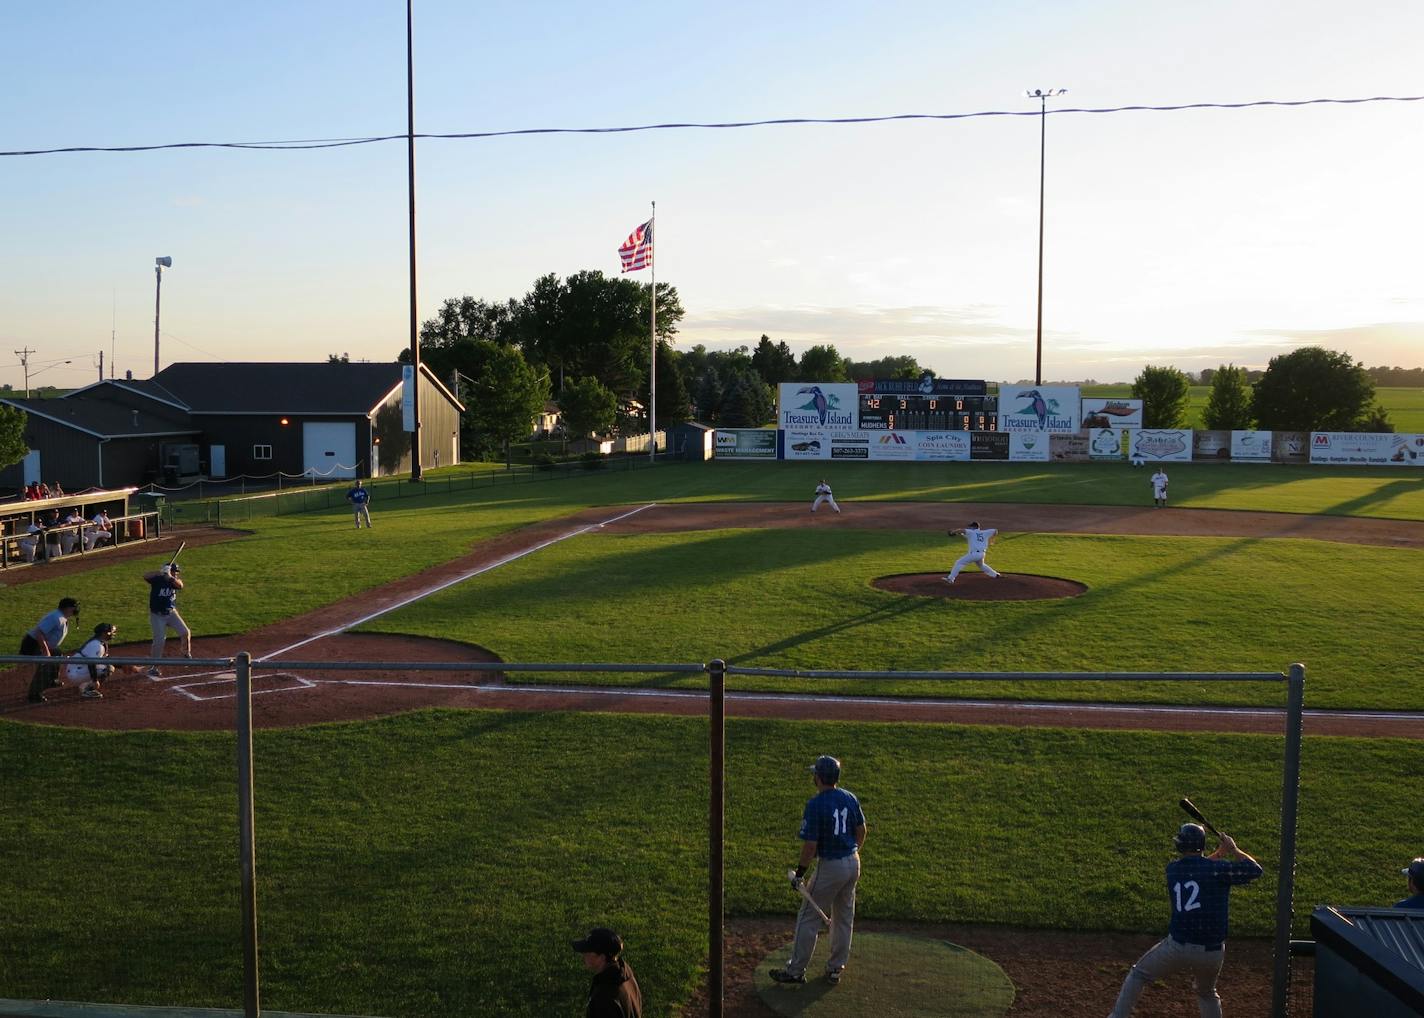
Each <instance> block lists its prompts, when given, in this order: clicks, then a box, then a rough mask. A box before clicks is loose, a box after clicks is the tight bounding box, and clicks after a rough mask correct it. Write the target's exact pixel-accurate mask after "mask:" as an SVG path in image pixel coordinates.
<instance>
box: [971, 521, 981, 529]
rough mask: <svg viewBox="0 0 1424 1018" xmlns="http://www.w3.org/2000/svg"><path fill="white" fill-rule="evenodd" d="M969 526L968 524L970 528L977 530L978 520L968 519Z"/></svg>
mask: <svg viewBox="0 0 1424 1018" xmlns="http://www.w3.org/2000/svg"><path fill="white" fill-rule="evenodd" d="M969 526H970V527H971V528H972V529H974V530H978V529H979V521H978V520H970V521H969Z"/></svg>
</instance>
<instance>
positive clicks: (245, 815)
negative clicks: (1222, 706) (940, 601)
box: [0, 651, 1305, 1018]
mask: <svg viewBox="0 0 1424 1018" xmlns="http://www.w3.org/2000/svg"><path fill="white" fill-rule="evenodd" d="M63 660H69V661H70V662H74V661H76V660H84V659H81V658H68V659H64V658H36V657H24V656H19V655H13V654H11V655H0V664H9V665H14V664H20V665H23V664H35V665H55V664H57V663H58V662H60V661H63ZM104 660H105V662H106V663H109V664H114V665H173V664H174V663H175V660H174V659H173V658H151V657H122V658H120V657H113V658H106V659H104ZM181 663H182V664H183V665H184V666H200V667H209V668H219V669H232V670H233V673H234V681H235V684H236V697H235V699H236V711H235V717H234V728H235V731H236V734H237V747H238V753H237V796H238V831H239V859H238V862H239V868H240V870H241V879H242V950H243V1001H244V1014H245V1016H246V1018H258V1015H259V1013H260V1004H259V988H260V981H259V956H258V950H257V884H256V870H257V861H256V860H257V855H256V831H255V828H254V823H253V800H254V790H253V753H252V731H253V725H252V694H253V690H252V673H253V668H254V667H255V666H258V665H264V666H268V667H272V668H280V669H281V670H282V671H290V670H302V671H323V670H341V671H378V670H379V671H402V672H421V671H426V672H488V673H500V672H522V673H530V672H545V673H554V674H557V673H561V672H562V673H569V672H579V673H590V672H595V673H605V674H618V673H624V674H648V673H655V674H665V675H695V674H705V675H706V676H707V716H708V722H709V725H708V728H709V731H708V748H709V754H708V756H709V763H708V804H707V848H708V867H707V943H708V958H707V1004H708V1010H707V1013H708V1016H709V1018H722V1015H723V1012H724V1000H725V997H724V992H725V987H724V982H725V972H726V969H725V943H724V938H723V923H724V921H725V918H726V907H725V890H726V885H725V848H726V787H727V767H726V731H727V677H728V676H729V675H730V676H733V677H737V676H762V677H773V678H786V677H795V678H808V679H818V678H824V679H852V680H862V679H863V680H884V679H890V680H900V679H917V680H926V681H937V682H944V683H958V682H984V681H1004V682H1104V683H1112V682H1194V683H1196V682H1203V681H1210V682H1247V683H1281V684H1283V685H1285V686H1286V689H1287V696H1286V705H1285V709H1284V712H1283V713H1284V719H1285V724H1284V732H1283V734H1284V736H1285V752H1284V759H1283V761H1282V767H1281V812H1280V815H1281V844H1280V853H1279V877H1278V880H1277V886H1276V908H1275V936H1274V965H1273V971H1272V998H1271V1014H1272V1016H1273V1018H1288V1015H1289V1014H1290V1011H1289V1007H1290V988H1291V983H1290V971H1291V961H1290V960H1291V956H1292V953H1293V952H1292V946H1291V945H1292V942H1291V924H1292V920H1293V918H1294V896H1295V857H1296V826H1297V814H1298V811H1299V801H1300V800H1299V791H1300V750H1301V735H1302V717H1303V714H1304V708H1305V666H1304V665H1301V664H1293V665H1291V666H1290V668H1289V670H1288V671H1286V672H954V671H845V670H837V669H787V668H755V667H741V666H737V665H728V664H727V663H726V661H725V660H723V659H720V658H718V659H714V660H712V661H708V662H701V663H686V662H683V663H677V664H647V663H622V664H596V663H586V662H581V663H533V662H500V661H447V662H430V661H411V662H395V661H288V660H285V659H281V660H278V659H263V658H254V657H253V655H252V654H250V653H248V652H247V651H243V652H241V653H239V654H237V655H235V656H233V657H223V658H195V659H187V658H185V659H182V662H181Z"/></svg>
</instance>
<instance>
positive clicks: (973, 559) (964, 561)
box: [949, 551, 999, 580]
mask: <svg viewBox="0 0 1424 1018" xmlns="http://www.w3.org/2000/svg"><path fill="white" fill-rule="evenodd" d="M971 563H974V564H977V565H978V566H979V568H980V569H982V570H984V575H985V576H998V575H999V574H998V573H997V572H996V571H995V570H994V567H993V566H991V565H989V563H987V562H985V561H984V553H983V552H982V551H971V552H970V553H969V554H967V555H962V556H960V558H959V561H958V562H956V563H954V568H953V569H951V570H950V571H949V578H950V579H951V580H952V579H954V578H955V577H956V576H958V575H959V571H960V570H961V569H963V568H964V567H965V566H967V565H970V564H971Z"/></svg>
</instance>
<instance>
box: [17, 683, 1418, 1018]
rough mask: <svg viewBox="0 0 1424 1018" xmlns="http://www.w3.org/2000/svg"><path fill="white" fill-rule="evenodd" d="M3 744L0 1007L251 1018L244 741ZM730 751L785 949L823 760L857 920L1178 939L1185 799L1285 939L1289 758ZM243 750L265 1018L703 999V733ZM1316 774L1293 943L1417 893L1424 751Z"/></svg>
mask: <svg viewBox="0 0 1424 1018" xmlns="http://www.w3.org/2000/svg"><path fill="white" fill-rule="evenodd" d="M0 730H3V738H4V743H3V745H4V748H5V751H6V767H5V781H4V785H3V788H4V792H3V796H4V804H5V810H4V814H3V815H4V816H5V817H6V820H7V822H8V823H9V824H11V825H14V824H16V823H18V827H15V826H11V827H9V831H10V832H11V833H10V835H9V836H6V837H4V838H0V899H3V900H4V902H5V908H4V909H3V910H0V943H4V944H5V945H6V949H5V950H4V951H3V952H0V993H3V995H5V996H8V997H21V998H41V999H42V998H45V997H61V998H66V999H71V1000H75V999H77V1000H106V1001H113V1002H135V1003H137V1002H144V1003H150V1004H185V1005H189V1006H229V1007H231V1006H235V1005H236V1004H237V1002H238V994H239V992H240V991H239V986H240V978H239V977H240V965H241V952H240V951H239V950H238V946H237V940H236V937H237V930H238V925H239V924H238V894H237V890H238V888H237V865H236V856H235V852H234V851H233V849H234V846H235V843H236V837H235V818H234V799H235V796H234V794H233V773H232V759H233V756H232V754H233V745H232V741H231V739H230V738H229V737H225V736H219V735H212V734H188V735H183V734H164V733H128V734H102V733H94V732H83V731H73V730H61V729H55V728H46V727H43V726H28V725H18V724H13V723H6V724H3V725H0ZM728 747H729V774H730V782H729V791H728V819H727V832H728V833H727V836H728V854H727V871H726V872H727V900H728V907H729V911H730V912H731V913H732V914H778V915H784V916H786V918H787V922H788V926H789V924H790V920H791V914H792V911H793V909H794V907H795V904H796V901H795V899H794V898H793V897H792V895H791V893H790V891H789V890H788V889H787V888H786V887H785V885H784V878H783V874H784V873H785V870H786V867H787V865H788V864H789V863H790V862H791V861H792V860H793V859H794V852H795V846H796V843H795V840H794V836H795V830H796V826H797V821H798V819H799V815H800V810H801V807H802V804H803V802H804V800H805V798H806V797H807V796H808V795H809V793H810V790H811V786H810V782H809V780H808V778H807V775H806V773H805V767H806V763H807V761H809V760H810V759H812V758H814V756H815V755H816V754H818V753H821V752H827V751H830V752H835V753H838V754H840V755H842V756H843V757H844V759H845V763H846V772H845V774H846V786H847V787H848V788H849V789H851V790H852V791H854V792H856V793H857V795H859V796H860V798H861V801H862V802H863V803H864V806H865V810H866V814H867V819H868V822H869V828H870V837H869V841H868V844H867V847H866V853H865V876H864V880H863V883H862V885H861V893H860V895H859V910H860V914H861V915H862V916H865V917H867V918H876V919H900V920H927V921H942V920H956V921H965V922H995V923H1005V924H1023V925H1030V926H1036V927H1045V928H1064V929H1091V930H1143V931H1160V930H1161V929H1162V928H1163V925H1164V922H1165V903H1164V902H1163V901H1162V900H1161V899H1162V888H1161V886H1160V885H1161V867H1162V866H1163V864H1164V863H1165V862H1166V861H1167V860H1168V859H1169V858H1170V855H1171V852H1170V848H1169V843H1168V838H1169V836H1170V834H1171V833H1172V832H1173V831H1175V829H1176V827H1177V825H1178V823H1180V822H1181V820H1182V815H1181V814H1180V813H1179V812H1178V810H1177V808H1176V805H1175V803H1176V800H1177V798H1178V797H1179V796H1181V795H1183V794H1190V795H1192V796H1193V797H1194V798H1195V799H1196V801H1197V802H1198V803H1199V804H1200V805H1201V806H1202V807H1203V808H1204V809H1206V810H1207V811H1208V814H1209V815H1211V816H1213V817H1215V818H1216V819H1217V822H1219V823H1222V824H1224V825H1227V826H1228V829H1230V830H1231V831H1232V832H1233V833H1234V834H1235V835H1236V836H1237V838H1238V839H1239V840H1240V842H1241V844H1242V847H1243V848H1245V849H1246V850H1247V851H1250V852H1252V853H1253V854H1255V855H1257V856H1258V858H1260V859H1261V860H1262V862H1263V863H1265V864H1266V866H1267V877H1266V878H1265V880H1264V881H1263V882H1262V883H1261V884H1259V885H1256V886H1254V887H1252V888H1249V889H1245V890H1241V891H1238V893H1237V894H1236V895H1234V896H1233V898H1234V901H1233V907H1232V919H1233V932H1234V933H1235V934H1236V935H1238V936H1246V935H1255V936H1261V935H1265V934H1267V933H1268V932H1269V929H1270V915H1271V910H1272V907H1273V902H1274V896H1275V895H1274V879H1275V866H1274V861H1273V860H1274V857H1275V853H1276V841H1277V838H1278V806H1277V804H1278V801H1279V793H1280V754H1281V743H1280V740H1279V739H1278V738H1267V737H1261V736H1228V735H1218V736H1204V735H1173V734H1151V733H1127V732H1118V733H1109V732H1091V731H1054V730H1044V729H1028V730H1023V731H1017V730H1010V729H994V728H964V727H953V726H932V725H915V726H897V725H879V724H875V725H856V724H840V723H837V724H831V723H814V722H779V721H751V720H735V719H734V720H732V721H731V722H730V723H729V725H728ZM256 754H257V757H256V758H257V785H256V791H257V821H256V831H257V838H258V858H257V873H258V880H259V891H260V900H259V917H260V922H261V936H262V957H263V962H264V969H263V993H264V1003H265V1004H266V1005H267V1006H268V1007H271V1008H275V1009H282V1010H305V1011H329V1012H341V1013H347V1014H385V1015H468V1014H476V1013H479V1014H508V1015H527V1014H540V1013H543V1014H547V1013H555V1012H557V1013H575V1012H576V1011H577V1010H578V1008H579V1007H580V1006H581V1002H582V1000H583V996H582V994H583V988H584V986H585V985H586V984H585V979H584V976H583V973H582V969H581V966H580V965H579V959H578V957H577V956H576V955H575V954H574V952H573V951H571V950H570V949H569V948H568V946H567V942H568V940H569V939H570V938H571V937H572V936H573V935H575V934H576V933H578V932H581V931H582V930H584V929H585V928H587V927H588V926H589V925H592V924H596V923H602V922H607V923H610V924H612V925H614V926H616V927H617V928H618V929H619V930H620V931H621V932H623V933H624V934H625V936H626V937H627V939H628V943H629V955H630V958H631V960H632V962H633V964H634V966H635V967H636V968H637V971H638V973H639V979H640V981H641V982H642V985H643V987H644V991H645V995H646V998H647V999H648V1001H649V1013H650V1014H659V1015H666V1014H668V1013H669V1008H670V1005H671V1004H672V1003H674V1002H676V1001H679V1000H682V999H685V998H686V995H687V993H688V992H689V990H690V988H691V986H692V985H693V983H694V982H695V981H696V980H697V979H698V978H699V976H700V969H701V963H702V959H703V954H704V951H705V940H704V937H705V902H706V897H705V880H706V876H705V873H706V870H705V830H706V827H705V824H706V820H705V816H706V812H705V811H706V784H705V782H706V764H707V760H706V723H705V722H703V721H700V720H697V719H688V718H652V717H631V716H619V715H569V714H544V715H540V714H502V713H495V712H479V711H435V710H431V711H423V712H419V713H416V714H409V715H405V716H401V717H395V718H387V719H383V720H380V721H374V722H366V723H360V724H345V725H327V726H318V727H314V728H308V729H302V730H289V731H268V732H259V733H258V735H257V738H256ZM1305 763H1306V768H1307V770H1306V774H1305V779H1304V782H1303V790H1302V798H1301V801H1302V822H1301V832H1300V834H1301V837H1300V845H1301V856H1300V861H1299V868H1298V874H1299V884H1298V889H1297V892H1296V899H1295V900H1296V901H1297V902H1298V903H1299V907H1298V909H1297V914H1298V916H1299V917H1300V922H1299V924H1298V925H1300V926H1301V928H1303V924H1304V921H1305V916H1306V915H1307V914H1308V910H1309V908H1310V906H1311V905H1313V904H1314V903H1316V902H1320V901H1329V902H1336V903H1358V904H1369V903H1381V902H1389V901H1392V900H1394V899H1396V898H1397V897H1399V896H1400V895H1401V894H1402V893H1403V892H1402V889H1401V888H1400V886H1399V885H1400V877H1399V876H1398V871H1399V867H1400V865H1401V862H1402V860H1407V859H1408V858H1410V857H1411V856H1413V855H1414V854H1416V853H1417V848H1418V846H1417V843H1416V841H1415V840H1413V839H1414V837H1415V831H1414V830H1413V828H1412V826H1410V825H1409V824H1407V823H1405V822H1404V821H1403V819H1402V818H1406V817H1409V816H1411V815H1412V813H1413V810H1414V796H1415V786H1416V785H1417V782H1414V781H1412V780H1410V779H1411V778H1412V776H1415V775H1417V774H1418V770H1419V768H1418V749H1417V746H1416V745H1414V744H1413V743H1408V742H1403V741H1395V740H1371V741H1360V740H1347V739H1324V738H1321V739H1312V740H1310V741H1309V743H1308V745H1307V752H1306V756H1305ZM1380 818H1396V820H1397V821H1398V822H1381V819H1380ZM1085 820H1086V822H1085ZM1340 831H1349V832H1350V835H1349V851H1348V852H1341V851H1339V850H1338V842H1339V832H1340ZM16 835H18V836H16ZM1085 964H1093V962H1092V959H1085ZM1106 1004H1107V1002H1105V1005H1104V1006H1106Z"/></svg>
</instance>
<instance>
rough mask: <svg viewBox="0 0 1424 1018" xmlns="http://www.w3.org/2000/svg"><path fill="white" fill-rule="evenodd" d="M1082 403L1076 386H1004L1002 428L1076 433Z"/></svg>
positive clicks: (1000, 416) (1008, 430)
mask: <svg viewBox="0 0 1424 1018" xmlns="http://www.w3.org/2000/svg"><path fill="white" fill-rule="evenodd" d="M1082 405H1083V403H1082V398H1081V397H1080V396H1079V395H1078V387H1077V386H1076V385H1056V386H1046V385H1044V386H1032V385H1013V386H1002V387H1001V388H1000V389H999V430H1000V431H1007V432H1015V431H1046V432H1057V433H1063V432H1076V431H1077V430H1078V425H1079V421H1080V420H1081V418H1080V416H1079V414H1080V412H1081V410H1082Z"/></svg>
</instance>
